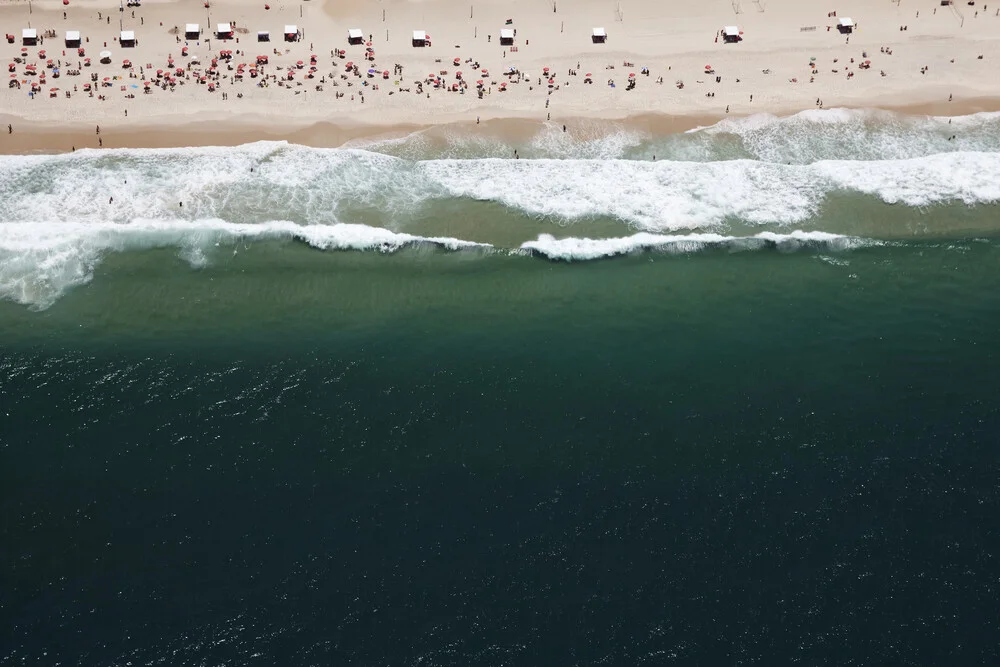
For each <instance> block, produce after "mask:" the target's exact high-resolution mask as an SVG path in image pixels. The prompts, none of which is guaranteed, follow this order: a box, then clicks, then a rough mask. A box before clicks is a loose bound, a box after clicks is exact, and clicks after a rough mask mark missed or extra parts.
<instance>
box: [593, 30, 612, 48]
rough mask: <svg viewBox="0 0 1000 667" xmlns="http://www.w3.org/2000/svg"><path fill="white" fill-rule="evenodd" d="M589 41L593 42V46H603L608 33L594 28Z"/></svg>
mask: <svg viewBox="0 0 1000 667" xmlns="http://www.w3.org/2000/svg"><path fill="white" fill-rule="evenodd" d="M590 39H591V41H593V42H594V44H603V43H604V42H606V41H608V32H607V31H606V30H605V29H604V28H594V31H593V33H591V36H590Z"/></svg>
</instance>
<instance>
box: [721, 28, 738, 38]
mask: <svg viewBox="0 0 1000 667" xmlns="http://www.w3.org/2000/svg"><path fill="white" fill-rule="evenodd" d="M722 39H723V41H725V42H738V41H740V29H739V27H738V26H735V25H727V26H726V27H725V28H723V29H722Z"/></svg>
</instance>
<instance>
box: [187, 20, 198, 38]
mask: <svg viewBox="0 0 1000 667" xmlns="http://www.w3.org/2000/svg"><path fill="white" fill-rule="evenodd" d="M200 35H201V26H199V25H198V24H197V23H188V24H187V25H185V26H184V36H185V37H186V38H187V39H198V37H199V36H200Z"/></svg>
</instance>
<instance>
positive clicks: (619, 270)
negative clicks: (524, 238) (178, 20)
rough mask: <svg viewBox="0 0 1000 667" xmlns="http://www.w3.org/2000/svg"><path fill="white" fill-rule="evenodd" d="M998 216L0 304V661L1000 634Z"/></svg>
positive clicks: (550, 658)
mask: <svg viewBox="0 0 1000 667" xmlns="http://www.w3.org/2000/svg"><path fill="white" fill-rule="evenodd" d="M998 260H1000V246H998V245H997V243H996V242H995V241H991V240H980V241H968V240H964V241H957V240H951V241H947V242H937V241H935V242H930V241H908V242H905V243H900V244H896V245H890V246H875V247H863V248H858V249H854V250H849V251H843V252H829V251H827V250H805V251H802V250H799V251H795V252H784V251H782V250H780V249H778V248H770V249H763V250H757V251H748V252H737V253H733V252H731V251H730V250H725V249H714V250H713V249H708V250H706V251H703V252H699V253H694V254H683V255H676V254H660V253H647V254H643V255H638V256H630V257H620V258H617V259H610V260H605V261H601V262H585V263H575V264H566V263H556V262H550V261H547V260H541V259H537V258H526V257H520V256H509V255H503V254H486V255H479V254H475V255H468V254H465V253H451V252H446V251H442V250H435V249H433V248H426V247H417V248H411V249H409V250H403V251H401V252H399V253H396V254H393V255H382V254H378V253H353V252H346V253H320V252H316V251H315V249H313V248H311V247H309V246H307V245H305V244H301V243H289V242H271V243H258V244H254V245H252V246H250V247H249V248H246V249H244V250H241V251H240V252H239V253H238V254H236V255H235V256H233V255H231V254H230V258H229V260H228V261H226V262H221V261H210V262H209V263H208V264H207V265H206V266H205V267H204V268H202V269H200V270H191V268H190V266H189V265H188V263H187V262H186V261H184V260H183V259H181V258H178V257H177V254H176V252H175V251H174V250H172V249H161V250H149V251H142V252H126V253H120V254H112V255H109V256H107V257H106V258H105V260H104V261H103V262H102V263H100V264H99V265H98V266H97V268H96V269H95V275H94V277H93V280H92V281H91V283H90V284H88V285H86V286H85V287H81V288H78V289H76V290H74V291H73V292H72V293H70V294H69V295H67V296H66V297H64V298H62V299H60V300H59V301H57V302H56V303H55V304H54V305H52V306H51V307H50V308H48V309H46V310H44V311H41V312H37V311H32V310H29V309H27V308H25V307H24V306H21V305H17V304H13V303H5V304H0V318H2V321H3V323H4V326H3V329H2V332H0V372H2V376H3V378H4V380H3V383H2V385H0V404H2V406H3V407H2V417H0V418H2V419H3V422H4V428H3V429H2V430H0V432H2V434H3V435H2V436H0V453H2V454H0V455H2V465H0V488H2V489H3V493H2V494H0V504H2V512H0V517H2V518H0V533H2V535H0V540H2V543H3V544H4V545H7V546H6V547H5V548H4V550H3V560H2V561H0V567H2V570H0V582H2V587H3V596H2V599H3V602H2V605H0V633H2V634H0V647H2V648H0V664H8V663H9V664H67V663H69V664H92V665H107V664H127V663H128V662H131V663H132V664H177V665H185V664H191V665H195V664H232V665H243V664H330V663H332V662H338V663H351V664H366V665H370V664H393V665H418V664H419V665H467V664H487V665H542V664H564V663H573V664H622V665H624V664H629V665H632V664H665V663H667V662H681V663H683V664H709V663H726V664H755V663H761V662H765V663H789V662H793V661H800V662H804V663H806V664H838V665H839V664H847V663H865V664H870V663H873V662H877V663H884V664H917V663H920V664H926V663H935V664H938V663H945V662H947V663H952V664H990V663H992V662H995V661H996V659H997V657H998V656H997V644H996V641H995V637H996V630H997V628H996V627H995V623H996V620H995V619H996V618H998V613H997V612H998V611H1000V609H998V608H997V599H998V598H997V596H996V594H995V590H994V589H995V583H996V582H995V580H996V572H997V563H996V553H997V548H998V546H1000V543H998V535H997V529H996V525H997V524H996V521H995V517H996V515H997V511H998V509H1000V507H998V503H1000V498H998V491H997V484H996V479H997V473H998V465H1000V460H998V455H997V448H996V443H997V437H996V434H997V432H998V429H1000V412H998V408H997V405H998V399H1000V392H998V389H997V386H998V385H997V383H996V375H997V371H998V358H997V354H998V350H997V343H996V335H997V332H998V330H1000V298H998V297H997V294H998V293H1000V292H998V288H1000V278H998V274H997V272H996V267H997V266H998V265H1000V262H998Z"/></svg>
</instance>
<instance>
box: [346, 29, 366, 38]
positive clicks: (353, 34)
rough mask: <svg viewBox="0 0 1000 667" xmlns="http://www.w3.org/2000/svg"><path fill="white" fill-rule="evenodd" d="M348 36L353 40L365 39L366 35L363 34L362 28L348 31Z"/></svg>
mask: <svg viewBox="0 0 1000 667" xmlns="http://www.w3.org/2000/svg"><path fill="white" fill-rule="evenodd" d="M347 36H348V37H349V38H351V39H364V38H365V35H364V33H362V32H361V28H351V29H350V30H348V31H347Z"/></svg>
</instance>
